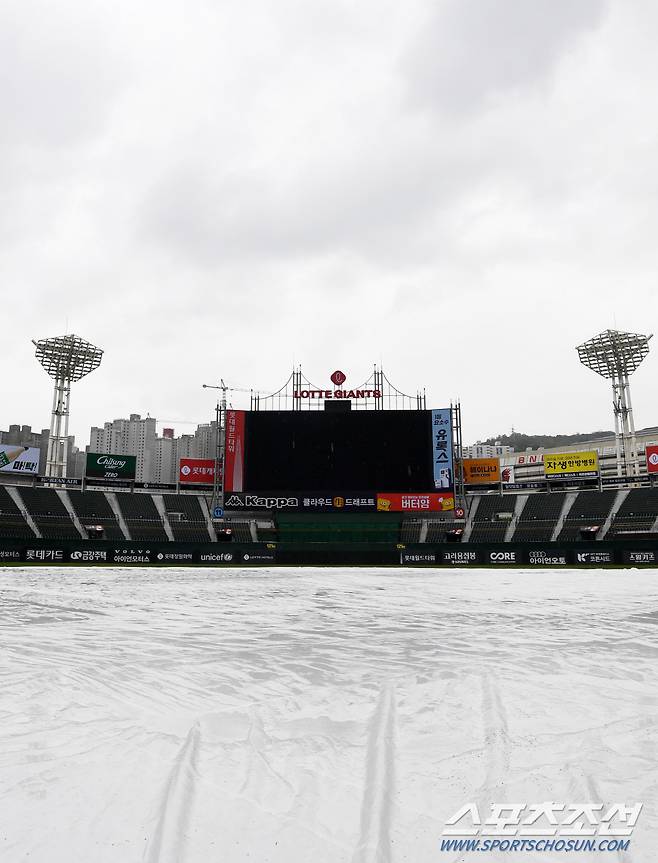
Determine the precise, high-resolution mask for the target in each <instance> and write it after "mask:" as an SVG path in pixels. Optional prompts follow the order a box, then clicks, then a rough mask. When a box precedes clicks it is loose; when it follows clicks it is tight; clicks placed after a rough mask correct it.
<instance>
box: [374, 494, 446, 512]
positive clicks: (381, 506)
mask: <svg viewBox="0 0 658 863" xmlns="http://www.w3.org/2000/svg"><path fill="white" fill-rule="evenodd" d="M454 508H455V496H454V494H453V493H452V492H451V491H447V492H442V493H437V492H428V493H427V494H421V493H418V492H413V493H404V492H403V493H399V492H393V493H388V494H387V493H384V492H378V493H377V510H378V512H414V513H416V512H417V513H422V512H446V511H448V510H453V509H454Z"/></svg>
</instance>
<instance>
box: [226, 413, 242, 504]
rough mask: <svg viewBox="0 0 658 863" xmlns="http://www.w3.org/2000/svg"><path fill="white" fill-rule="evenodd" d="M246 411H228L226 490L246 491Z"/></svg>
mask: <svg viewBox="0 0 658 863" xmlns="http://www.w3.org/2000/svg"><path fill="white" fill-rule="evenodd" d="M244 427H245V412H244V411H234V410H230V411H226V451H225V453H224V491H225V492H226V491H244V440H245V434H244V431H245V428H244Z"/></svg>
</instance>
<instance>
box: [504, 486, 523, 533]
mask: <svg viewBox="0 0 658 863" xmlns="http://www.w3.org/2000/svg"><path fill="white" fill-rule="evenodd" d="M527 500H528V495H527V494H517V496H516V500H515V501H514V515H513V516H512V519H511V521H510V523H509V524H508V525H507V530H506V531H505V542H511V541H512V537H513V536H514V532H515V531H516V525H517V523H518V521H519V516H520V515H521V513H522V512H523V507H524V506H525V505H526V502H527Z"/></svg>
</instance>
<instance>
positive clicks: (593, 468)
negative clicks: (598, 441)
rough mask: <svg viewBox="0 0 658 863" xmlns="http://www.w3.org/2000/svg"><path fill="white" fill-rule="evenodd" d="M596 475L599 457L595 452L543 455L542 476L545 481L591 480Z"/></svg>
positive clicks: (597, 473)
mask: <svg viewBox="0 0 658 863" xmlns="http://www.w3.org/2000/svg"><path fill="white" fill-rule="evenodd" d="M598 475H599V456H598V453H597V452H596V450H587V451H585V452H560V453H554V454H553V453H546V454H545V455H544V476H545V477H546V479H578V478H581V479H591V478H596V477H597V476H598Z"/></svg>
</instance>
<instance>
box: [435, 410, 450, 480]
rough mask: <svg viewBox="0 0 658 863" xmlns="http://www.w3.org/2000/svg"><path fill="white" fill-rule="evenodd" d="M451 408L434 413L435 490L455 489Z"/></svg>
mask: <svg viewBox="0 0 658 863" xmlns="http://www.w3.org/2000/svg"><path fill="white" fill-rule="evenodd" d="M450 414H451V411H450V408H440V409H439V410H433V411H432V462H433V465H434V488H443V489H451V488H453V485H454V483H453V473H452V422H451V416H450Z"/></svg>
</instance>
